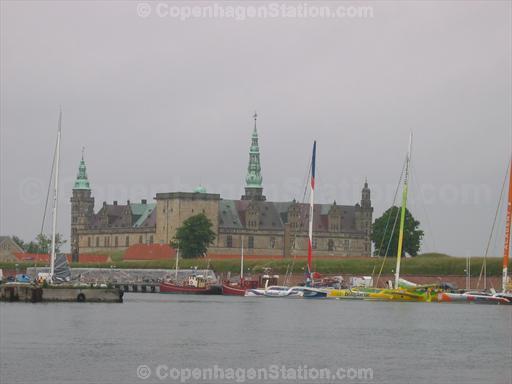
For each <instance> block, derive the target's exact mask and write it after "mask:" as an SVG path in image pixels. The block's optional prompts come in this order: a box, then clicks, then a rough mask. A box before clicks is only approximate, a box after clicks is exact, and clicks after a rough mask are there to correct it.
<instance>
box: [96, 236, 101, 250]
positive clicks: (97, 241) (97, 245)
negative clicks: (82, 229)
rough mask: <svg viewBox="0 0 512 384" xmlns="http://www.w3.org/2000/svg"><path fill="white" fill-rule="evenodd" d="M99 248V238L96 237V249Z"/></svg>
mask: <svg viewBox="0 0 512 384" xmlns="http://www.w3.org/2000/svg"><path fill="white" fill-rule="evenodd" d="M99 246H100V238H99V237H98V236H96V247H99Z"/></svg>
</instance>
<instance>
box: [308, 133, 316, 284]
mask: <svg viewBox="0 0 512 384" xmlns="http://www.w3.org/2000/svg"><path fill="white" fill-rule="evenodd" d="M315 163H316V140H315V141H314V143H313V156H312V158H311V196H310V201H309V240H308V273H311V271H312V265H311V264H312V261H313V211H314V208H315ZM310 278H311V276H310Z"/></svg>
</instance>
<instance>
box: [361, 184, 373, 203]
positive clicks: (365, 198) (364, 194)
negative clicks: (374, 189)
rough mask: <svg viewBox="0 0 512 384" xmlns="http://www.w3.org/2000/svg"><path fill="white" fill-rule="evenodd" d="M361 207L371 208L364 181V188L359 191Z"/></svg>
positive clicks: (368, 193)
mask: <svg viewBox="0 0 512 384" xmlns="http://www.w3.org/2000/svg"><path fill="white" fill-rule="evenodd" d="M361 207H362V208H371V207H372V201H371V200H370V188H368V180H365V181H364V187H363V190H362V191H361Z"/></svg>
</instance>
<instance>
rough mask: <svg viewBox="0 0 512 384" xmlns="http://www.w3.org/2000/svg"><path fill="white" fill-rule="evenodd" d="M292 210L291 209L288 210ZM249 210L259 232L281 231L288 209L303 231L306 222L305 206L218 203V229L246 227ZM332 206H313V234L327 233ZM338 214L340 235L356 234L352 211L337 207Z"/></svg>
mask: <svg viewBox="0 0 512 384" xmlns="http://www.w3.org/2000/svg"><path fill="white" fill-rule="evenodd" d="M292 205H294V206H295V208H293V207H292ZM250 206H252V207H255V208H256V209H258V211H259V218H260V222H259V230H283V229H284V226H285V224H286V223H288V213H289V212H290V209H292V208H293V209H296V210H297V211H298V213H299V223H300V224H301V227H302V228H303V229H304V230H306V229H307V228H308V222H309V204H303V203H296V202H292V201H290V202H271V201H249V200H221V201H220V203H219V227H220V228H222V229H242V228H244V227H245V225H246V214H247V210H248V208H249V207H250ZM332 207H333V204H315V206H314V209H313V215H314V216H313V230H314V231H315V232H322V231H328V229H329V228H328V216H329V212H330V210H331V209H332ZM336 207H337V208H339V210H340V213H341V220H342V222H341V225H342V228H343V232H358V231H357V229H356V219H355V217H356V215H355V213H356V207H355V206H352V205H337V206H336Z"/></svg>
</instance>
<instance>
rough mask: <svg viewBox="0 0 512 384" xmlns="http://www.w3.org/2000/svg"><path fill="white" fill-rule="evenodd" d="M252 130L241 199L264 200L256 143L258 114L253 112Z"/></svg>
mask: <svg viewBox="0 0 512 384" xmlns="http://www.w3.org/2000/svg"><path fill="white" fill-rule="evenodd" d="M253 118H254V131H253V132H252V138H251V148H250V150H249V166H248V167H247V176H246V177H245V195H243V196H242V200H257V201H264V200H265V199H266V198H265V196H263V187H262V182H263V178H262V177H261V164H260V146H259V144H258V130H257V129H256V119H257V118H258V115H257V114H256V112H254V116H253Z"/></svg>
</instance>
